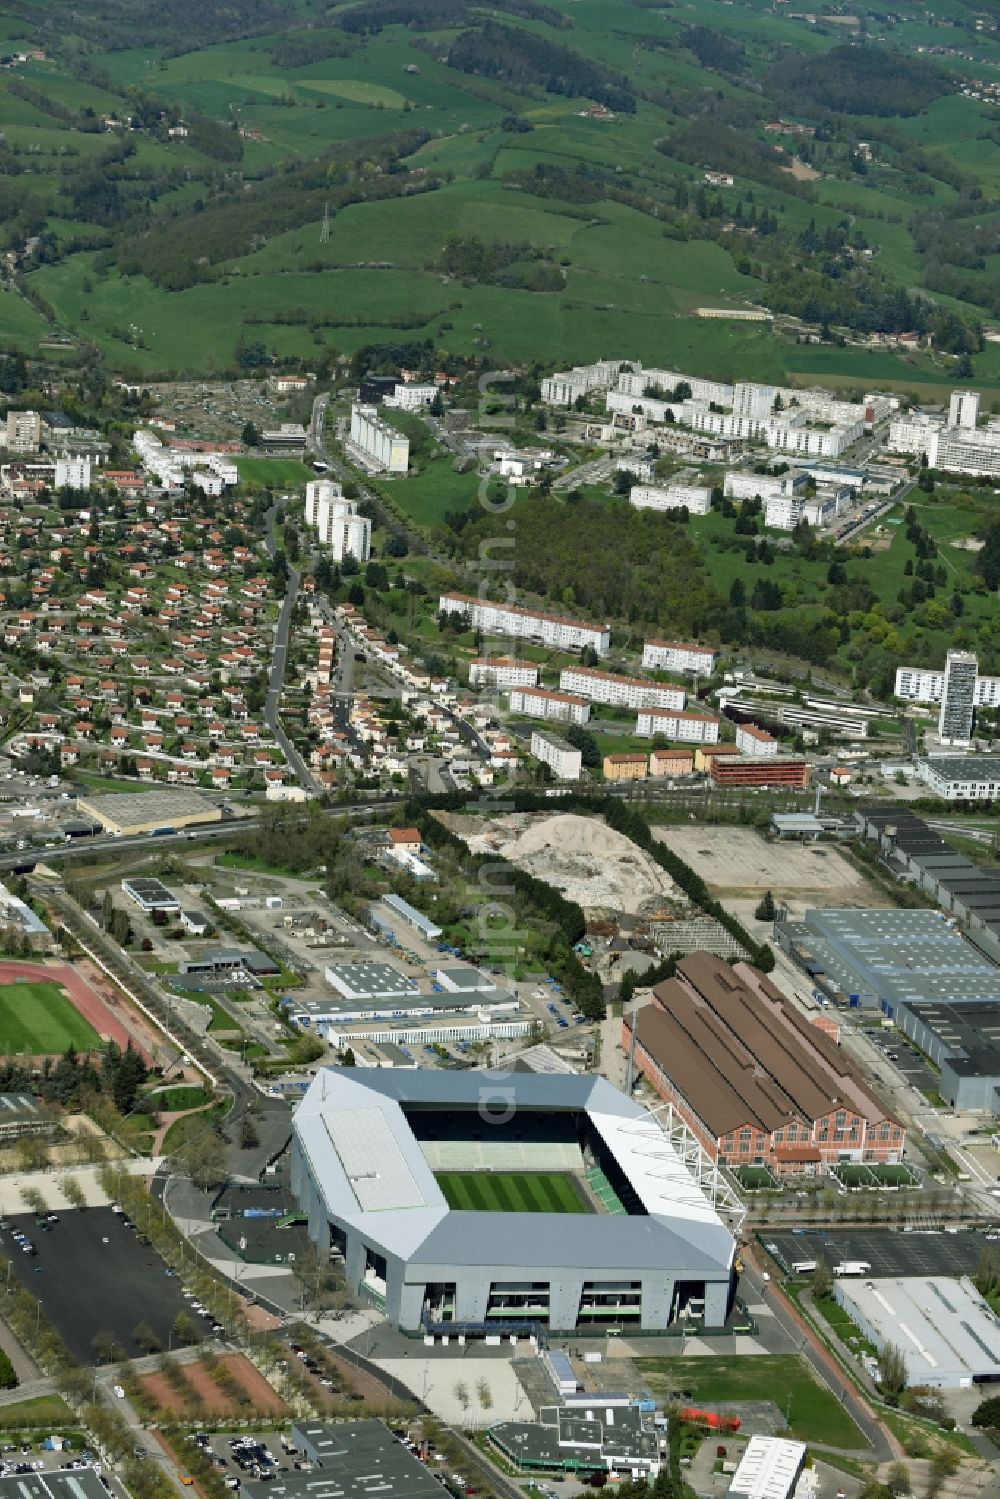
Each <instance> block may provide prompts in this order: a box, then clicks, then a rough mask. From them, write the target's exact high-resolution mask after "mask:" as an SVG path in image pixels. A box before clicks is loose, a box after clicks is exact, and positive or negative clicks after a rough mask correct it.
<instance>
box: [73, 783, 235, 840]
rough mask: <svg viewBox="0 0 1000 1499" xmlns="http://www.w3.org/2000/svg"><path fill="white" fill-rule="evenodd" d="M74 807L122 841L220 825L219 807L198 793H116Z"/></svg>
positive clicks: (81, 799) (84, 799)
mask: <svg viewBox="0 0 1000 1499" xmlns="http://www.w3.org/2000/svg"><path fill="white" fill-rule="evenodd" d="M76 805H77V809H78V811H80V812H81V813H82V814H83V815H84V816H85V817H92V818H93V819H94V821H95V822H96V823H98V824H99V825H100V827H102V828H103V829H104V831H105V832H106V833H111V834H112V835H114V836H116V837H122V838H134V837H138V836H139V835H140V834H142V833H155V832H156V831H157V830H158V829H163V828H170V829H172V830H175V831H179V830H180V829H181V828H191V827H196V826H198V825H200V824H201V823H208V822H221V821H222V808H221V806H220V805H219V803H218V802H213V801H212V800H211V799H210V798H209V797H207V796H203V795H202V794H201V792H200V791H184V790H175V791H166V790H164V791H159V790H157V791H119V792H114V793H112V794H111V795H110V796H78V797H77V799H76Z"/></svg>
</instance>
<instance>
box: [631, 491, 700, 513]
mask: <svg viewBox="0 0 1000 1499" xmlns="http://www.w3.org/2000/svg"><path fill="white" fill-rule="evenodd" d="M628 501H629V504H630V505H631V506H633V508H634V509H636V510H686V511H687V512H688V514H689V515H707V514H708V512H709V510H710V509H711V505H712V491H711V490H710V489H704V488H702V487H701V485H698V484H668V485H666V486H665V487H664V488H659V487H658V486H657V485H655V484H634V485H633V486H632V488H631V489H630V490H629V496H628Z"/></svg>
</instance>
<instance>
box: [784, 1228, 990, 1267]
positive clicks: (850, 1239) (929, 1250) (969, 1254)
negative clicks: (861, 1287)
mask: <svg viewBox="0 0 1000 1499" xmlns="http://www.w3.org/2000/svg"><path fill="white" fill-rule="evenodd" d="M758 1237H759V1239H760V1242H761V1244H763V1246H764V1248H765V1249H766V1250H767V1251H768V1253H769V1254H772V1255H774V1258H775V1259H777V1260H778V1263H779V1264H781V1265H783V1267H785V1268H787V1269H790V1268H791V1266H792V1265H793V1264H794V1263H795V1262H796V1261H798V1260H825V1261H826V1263H827V1265H829V1266H830V1268H831V1269H832V1268H833V1267H834V1266H835V1265H839V1264H841V1263H842V1262H843V1261H846V1260H861V1261H863V1262H864V1263H866V1264H869V1265H871V1267H872V1268H871V1274H872V1277H873V1278H877V1277H897V1276H907V1275H971V1274H973V1272H974V1271H975V1269H976V1266H977V1265H978V1263H979V1256H980V1254H981V1253H982V1251H983V1250H984V1249H986V1248H989V1247H991V1246H990V1245H989V1244H988V1243H987V1241H986V1239H985V1238H984V1237H983V1235H982V1234H980V1233H977V1232H974V1231H972V1230H966V1229H963V1230H962V1231H961V1232H960V1233H956V1234H951V1233H945V1232H944V1231H942V1232H940V1233H938V1232H919V1231H918V1232H914V1233H906V1232H905V1231H904V1230H902V1229H894V1230H889V1229H863V1228H859V1229H849V1228H845V1229H843V1230H841V1229H838V1230H837V1231H836V1232H830V1231H829V1230H827V1229H800V1230H798V1231H797V1232H795V1233H789V1232H784V1231H783V1232H780V1233H776V1232H768V1231H763V1232H761V1233H760V1234H759V1236H758ZM772 1246H773V1248H772ZM775 1251H777V1253H775Z"/></svg>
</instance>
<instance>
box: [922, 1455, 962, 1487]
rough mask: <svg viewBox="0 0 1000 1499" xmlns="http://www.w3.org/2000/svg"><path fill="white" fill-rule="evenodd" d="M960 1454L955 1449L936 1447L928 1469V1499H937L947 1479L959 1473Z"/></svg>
mask: <svg viewBox="0 0 1000 1499" xmlns="http://www.w3.org/2000/svg"><path fill="white" fill-rule="evenodd" d="M958 1466H959V1458H958V1453H957V1452H956V1451H955V1449H954V1448H953V1447H944V1446H941V1447H936V1448H935V1449H934V1451H933V1452H932V1453H931V1460H930V1463H929V1465H928V1468H927V1488H926V1490H925V1492H926V1494H927V1499H937V1495H938V1494H940V1492H941V1490H942V1488H943V1487H944V1481H945V1479H946V1478H950V1477H951V1476H952V1474H953V1473H957V1472H958Z"/></svg>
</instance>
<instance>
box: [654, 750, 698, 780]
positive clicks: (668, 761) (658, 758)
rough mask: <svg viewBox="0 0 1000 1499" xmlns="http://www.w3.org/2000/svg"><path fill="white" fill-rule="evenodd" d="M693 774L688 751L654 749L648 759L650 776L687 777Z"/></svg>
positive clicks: (692, 762) (692, 757)
mask: <svg viewBox="0 0 1000 1499" xmlns="http://www.w3.org/2000/svg"><path fill="white" fill-rule="evenodd" d="M693 772H694V755H693V754H692V753H691V751H690V750H676V749H655V750H653V752H652V753H651V755H650V757H649V774H650V776H654V777H655V776H689V775H692V774H693Z"/></svg>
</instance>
